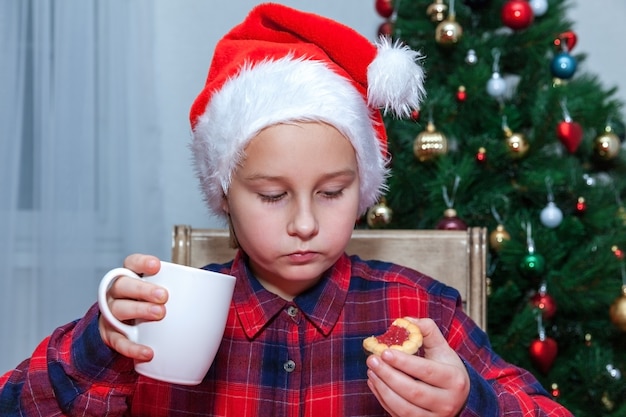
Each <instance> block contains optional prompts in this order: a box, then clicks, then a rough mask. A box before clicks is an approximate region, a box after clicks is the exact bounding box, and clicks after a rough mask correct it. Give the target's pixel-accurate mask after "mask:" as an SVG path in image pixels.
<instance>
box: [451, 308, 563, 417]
mask: <svg viewBox="0 0 626 417" xmlns="http://www.w3.org/2000/svg"><path fill="white" fill-rule="evenodd" d="M455 304H456V305H455V307H454V308H452V306H449V307H450V308H447V309H446V308H444V309H443V310H442V311H444V313H443V314H442V317H441V318H442V323H443V324H444V329H447V332H446V333H444V336H445V337H446V338H447V340H448V343H449V344H450V346H451V347H452V348H453V349H454V350H455V351H456V352H457V353H458V354H459V356H460V357H461V359H462V360H463V362H464V363H465V367H466V369H467V372H468V374H469V378H470V393H469V396H468V398H467V402H466V405H465V408H464V410H463V411H462V413H461V414H460V417H478V416H480V417H498V416H503V415H507V416H508V415H511V416H513V415H519V416H529V415H532V416H537V417H573V416H572V414H571V413H570V412H569V411H568V410H567V409H566V408H565V407H563V406H562V405H560V404H559V403H557V402H556V401H554V400H553V399H552V398H550V396H549V394H548V393H547V392H546V390H545V389H544V388H543V387H542V386H541V384H540V383H539V381H537V379H536V378H535V377H534V376H533V375H532V374H531V373H530V372H529V371H527V370H525V369H522V368H519V367H517V366H515V365H512V364H510V363H508V362H506V361H505V360H504V359H502V358H501V357H500V356H499V355H498V354H497V353H495V352H494V351H493V349H492V347H491V344H490V342H489V338H488V337H487V334H486V333H485V332H484V331H483V330H482V329H480V328H479V327H478V325H476V324H475V323H474V322H473V321H472V320H471V319H470V318H469V317H467V316H466V315H465V313H463V311H462V307H461V303H460V298H457V301H456V303H455ZM445 311H449V312H450V314H449V315H448V317H446V315H447V314H446V313H445ZM446 323H447V326H446V325H445V324H446ZM444 331H445V330H444Z"/></svg>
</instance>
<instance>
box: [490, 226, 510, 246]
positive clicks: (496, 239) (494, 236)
mask: <svg viewBox="0 0 626 417" xmlns="http://www.w3.org/2000/svg"><path fill="white" fill-rule="evenodd" d="M509 240H511V235H510V234H509V232H507V231H506V229H505V228H504V226H503V225H501V224H499V225H498V226H496V229H495V230H494V231H493V232H491V233H490V234H489V246H491V249H493V250H494V251H496V252H500V249H502V245H503V244H504V243H505V242H508V241H509Z"/></svg>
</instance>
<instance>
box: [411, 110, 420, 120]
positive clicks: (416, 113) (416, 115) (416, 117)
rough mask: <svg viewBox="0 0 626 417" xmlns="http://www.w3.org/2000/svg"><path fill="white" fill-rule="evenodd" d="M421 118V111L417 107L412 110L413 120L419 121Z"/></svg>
mask: <svg viewBox="0 0 626 417" xmlns="http://www.w3.org/2000/svg"><path fill="white" fill-rule="evenodd" d="M419 119H420V111H419V110H417V109H415V110H412V111H411V120H413V121H414V122H417V121H418V120H419Z"/></svg>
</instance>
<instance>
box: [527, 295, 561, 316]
mask: <svg viewBox="0 0 626 417" xmlns="http://www.w3.org/2000/svg"><path fill="white" fill-rule="evenodd" d="M530 302H531V304H532V305H533V306H535V307H537V308H538V309H539V310H540V311H541V314H542V316H543V318H544V319H546V320H550V319H551V318H552V317H554V315H555V314H556V301H554V298H553V297H552V296H551V295H550V294H547V293H546V292H545V291H539V292H538V293H537V294H535V295H534V296H533V297H532V298H531V299H530Z"/></svg>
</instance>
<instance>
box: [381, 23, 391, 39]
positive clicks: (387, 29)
mask: <svg viewBox="0 0 626 417" xmlns="http://www.w3.org/2000/svg"><path fill="white" fill-rule="evenodd" d="M391 35H393V24H392V23H391V22H390V21H386V22H383V23H382V24H381V25H380V26H378V36H391Z"/></svg>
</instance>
